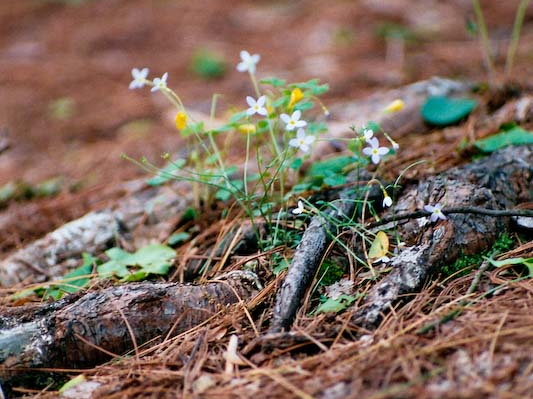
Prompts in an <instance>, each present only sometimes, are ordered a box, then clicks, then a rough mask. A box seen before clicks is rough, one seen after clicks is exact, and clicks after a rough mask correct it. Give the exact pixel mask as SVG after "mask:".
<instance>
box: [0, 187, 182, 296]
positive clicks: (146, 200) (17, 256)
mask: <svg viewBox="0 0 533 399" xmlns="http://www.w3.org/2000/svg"><path fill="white" fill-rule="evenodd" d="M131 184H133V185H134V186H135V187H134V188H133V190H132V191H133V194H132V195H130V196H128V197H127V198H124V199H122V200H121V201H120V202H118V203H116V204H115V205H114V206H113V207H110V208H107V209H103V210H99V211H94V212H90V213H88V214H87V215H85V216H83V217H81V218H79V219H76V220H74V221H72V222H69V223H67V224H65V225H63V226H61V227H59V228H58V229H56V230H54V231H52V232H50V233H48V234H47V235H45V236H44V237H43V238H41V239H39V240H36V241H35V242H33V243H31V244H29V245H27V246H26V247H24V248H22V249H20V250H19V251H17V252H15V253H13V254H11V255H10V256H9V257H7V258H6V259H4V260H3V261H2V262H0V286H10V285H13V284H16V283H19V282H21V281H26V282H28V279H29V280H30V282H41V281H44V280H48V279H54V278H58V277H60V276H62V275H64V274H65V272H66V271H67V269H68V267H69V266H76V263H77V262H78V261H79V259H80V256H81V254H82V252H88V253H91V254H95V255H96V254H99V253H100V252H102V251H103V250H105V249H107V248H109V247H110V246H112V245H113V243H114V242H116V241H117V240H120V239H123V240H124V241H132V240H133V241H135V237H142V238H141V240H142V241H146V240H148V239H150V237H152V238H159V237H158V236H159V235H161V234H164V233H169V232H170V231H171V230H172V228H173V225H174V223H175V222H176V220H177V218H179V216H180V215H181V214H182V213H183V211H184V210H185V209H186V208H187V206H188V205H190V203H191V201H192V199H191V190H190V185H189V184H188V183H185V182H173V183H172V184H170V185H168V186H161V187H150V186H147V185H146V184H145V183H140V182H139V181H133V182H131ZM147 230H149V231H147ZM69 261H70V263H72V264H69Z"/></svg>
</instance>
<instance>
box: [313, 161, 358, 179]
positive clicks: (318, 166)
mask: <svg viewBox="0 0 533 399" xmlns="http://www.w3.org/2000/svg"><path fill="white" fill-rule="evenodd" d="M356 160H357V159H356V158H355V157H352V156H339V157H334V158H329V159H326V160H325V161H321V162H315V163H313V164H312V165H311V167H310V168H309V171H308V172H307V176H310V177H317V176H328V175H333V174H337V173H341V172H342V171H343V169H344V168H345V167H346V166H348V165H350V164H352V163H354V162H355V161H356Z"/></svg>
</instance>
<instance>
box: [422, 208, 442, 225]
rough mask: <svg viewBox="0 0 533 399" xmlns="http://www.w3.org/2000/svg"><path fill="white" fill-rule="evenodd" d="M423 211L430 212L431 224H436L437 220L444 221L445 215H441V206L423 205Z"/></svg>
mask: <svg viewBox="0 0 533 399" xmlns="http://www.w3.org/2000/svg"><path fill="white" fill-rule="evenodd" d="M424 210H425V211H427V212H431V216H430V220H431V221H432V222H436V221H437V220H439V219H442V220H445V219H446V215H444V213H442V205H441V204H436V205H434V206H433V205H424Z"/></svg>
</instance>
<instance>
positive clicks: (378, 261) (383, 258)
mask: <svg viewBox="0 0 533 399" xmlns="http://www.w3.org/2000/svg"><path fill="white" fill-rule="evenodd" d="M390 261H391V258H389V257H388V256H387V255H385V256H382V257H381V258H377V259H376V260H373V261H372V263H389V262H390Z"/></svg>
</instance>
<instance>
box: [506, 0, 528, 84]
mask: <svg viewBox="0 0 533 399" xmlns="http://www.w3.org/2000/svg"><path fill="white" fill-rule="evenodd" d="M529 1H530V0H522V1H520V4H519V5H518V9H517V10H516V16H515V20H514V25H513V33H512V34H511V43H510V44H509V50H508V51H507V59H506V60H505V75H506V76H507V77H509V76H510V75H511V70H512V69H513V62H514V57H515V55H516V50H517V48H518V41H519V40H520V32H521V30H522V25H523V23H524V17H525V16H526V9H527V6H528V5H529Z"/></svg>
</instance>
